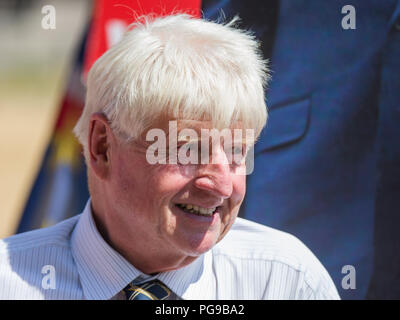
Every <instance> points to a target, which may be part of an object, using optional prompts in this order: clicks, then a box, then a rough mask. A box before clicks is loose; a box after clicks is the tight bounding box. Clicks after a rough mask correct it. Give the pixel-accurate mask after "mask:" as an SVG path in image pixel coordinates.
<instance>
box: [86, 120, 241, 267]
mask: <svg viewBox="0 0 400 320" xmlns="http://www.w3.org/2000/svg"><path fill="white" fill-rule="evenodd" d="M168 120H169V119H161V120H160V122H159V123H157V124H155V126H154V127H158V128H162V129H163V130H165V132H166V133H168ZM182 128H191V129H194V130H196V132H198V133H199V135H200V129H201V128H203V129H204V128H210V122H207V121H181V120H180V121H178V131H180V130H181V129H182ZM144 137H145V135H143V137H142V138H140V139H138V140H137V141H135V142H129V143H125V142H124V141H123V140H122V139H121V138H120V137H118V136H117V135H116V134H115V133H114V132H113V131H112V129H111V128H110V125H109V122H108V120H107V118H106V117H105V116H104V115H102V114H100V113H96V114H94V115H92V117H91V121H90V131H89V153H90V159H89V161H88V167H89V170H88V172H89V188H90V193H91V200H92V210H93V215H94V218H95V221H96V224H97V227H98V229H99V231H100V233H101V234H102V236H103V237H104V239H105V240H106V241H107V242H108V244H109V245H110V246H112V247H113V248H114V249H115V250H116V251H118V252H119V253H120V254H121V255H122V256H123V257H125V259H127V260H128V261H129V262H130V263H131V264H132V265H133V266H135V267H136V268H137V269H139V270H140V271H142V272H144V273H146V274H154V273H158V272H163V271H168V270H173V269H178V268H181V267H183V266H185V265H187V264H189V263H190V262H192V261H193V260H194V259H196V258H197V257H198V256H199V255H201V254H203V253H205V252H206V251H208V250H209V249H211V248H212V247H213V246H214V245H215V244H216V243H217V242H219V241H220V240H221V239H222V238H223V237H224V236H225V235H226V233H227V232H228V230H229V229H230V227H231V226H232V224H233V222H234V220H235V218H236V217H237V214H238V211H239V207H240V205H241V203H242V201H243V198H244V195H245V190H246V176H245V175H243V174H237V170H238V169H239V168H238V165H236V164H234V165H232V164H228V163H226V162H227V161H223V160H224V157H226V154H225V152H224V149H223V147H218V148H216V150H214V152H213V153H212V155H211V157H213V160H215V159H217V160H218V159H220V160H221V161H219V160H218V161H212V162H211V161H210V163H209V164H189V165H182V164H179V163H177V164H149V163H148V161H147V160H146V150H147V148H148V147H149V145H150V144H151V143H150V142H147V141H145V138H144ZM225 160H226V159H225ZM215 162H217V163H215ZM241 166H244V164H242V165H241ZM176 204H195V205H197V206H201V207H205V208H211V207H218V209H217V211H216V212H215V213H214V214H213V215H212V217H202V216H198V215H194V214H190V213H186V212H184V211H182V210H181V209H179V207H177V206H176Z"/></svg>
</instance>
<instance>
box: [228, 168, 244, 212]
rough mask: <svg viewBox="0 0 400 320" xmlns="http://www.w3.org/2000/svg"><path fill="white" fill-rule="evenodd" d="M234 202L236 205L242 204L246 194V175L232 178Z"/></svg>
mask: <svg viewBox="0 0 400 320" xmlns="http://www.w3.org/2000/svg"><path fill="white" fill-rule="evenodd" d="M232 185H233V191H232V197H231V199H232V201H233V202H234V205H237V204H240V203H242V201H243V198H244V196H245V194H246V176H245V175H235V176H234V177H233V178H232Z"/></svg>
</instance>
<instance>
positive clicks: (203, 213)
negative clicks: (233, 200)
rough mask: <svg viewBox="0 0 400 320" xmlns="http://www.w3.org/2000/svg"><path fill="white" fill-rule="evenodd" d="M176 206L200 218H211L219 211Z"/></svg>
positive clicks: (182, 205) (193, 206) (184, 205)
mask: <svg viewBox="0 0 400 320" xmlns="http://www.w3.org/2000/svg"><path fill="white" fill-rule="evenodd" d="M176 206H177V207H178V208H180V209H182V210H183V211H185V212H187V213H192V214H197V215H199V216H206V217H210V216H212V215H213V213H215V211H217V209H218V207H214V208H203V207H199V206H196V205H192V204H179V203H178V204H176Z"/></svg>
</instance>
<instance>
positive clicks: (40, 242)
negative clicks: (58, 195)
mask: <svg viewBox="0 0 400 320" xmlns="http://www.w3.org/2000/svg"><path fill="white" fill-rule="evenodd" d="M78 219H79V215H78V216H74V217H72V218H70V219H67V220H64V221H62V222H60V223H58V224H56V225H54V226H51V227H47V228H42V229H36V230H32V231H28V232H24V233H19V234H16V235H13V236H11V237H8V238H5V239H1V240H0V254H4V253H12V252H15V251H19V250H29V249H30V248H38V247H42V246H49V245H58V246H68V245H69V238H70V234H71V232H72V230H73V228H74V227H75V224H76V223H77V221H78Z"/></svg>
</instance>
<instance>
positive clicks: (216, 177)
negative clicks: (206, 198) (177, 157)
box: [194, 148, 233, 199]
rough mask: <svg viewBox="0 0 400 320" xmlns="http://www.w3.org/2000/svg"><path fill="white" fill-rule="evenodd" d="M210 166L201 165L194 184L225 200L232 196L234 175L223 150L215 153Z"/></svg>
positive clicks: (219, 149)
mask: <svg viewBox="0 0 400 320" xmlns="http://www.w3.org/2000/svg"><path fill="white" fill-rule="evenodd" d="M209 162H210V163H208V164H202V165H200V167H201V168H200V170H199V175H198V177H197V178H196V180H195V182H194V184H195V186H196V187H197V188H198V189H201V190H204V191H207V192H209V193H212V194H213V195H215V196H217V197H221V198H223V199H226V198H230V197H231V195H232V190H233V186H232V175H231V174H232V173H231V167H230V164H229V163H228V159H227V157H226V154H225V152H224V150H223V149H221V148H218V150H217V151H215V152H213V154H212V159H210V161H209Z"/></svg>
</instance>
